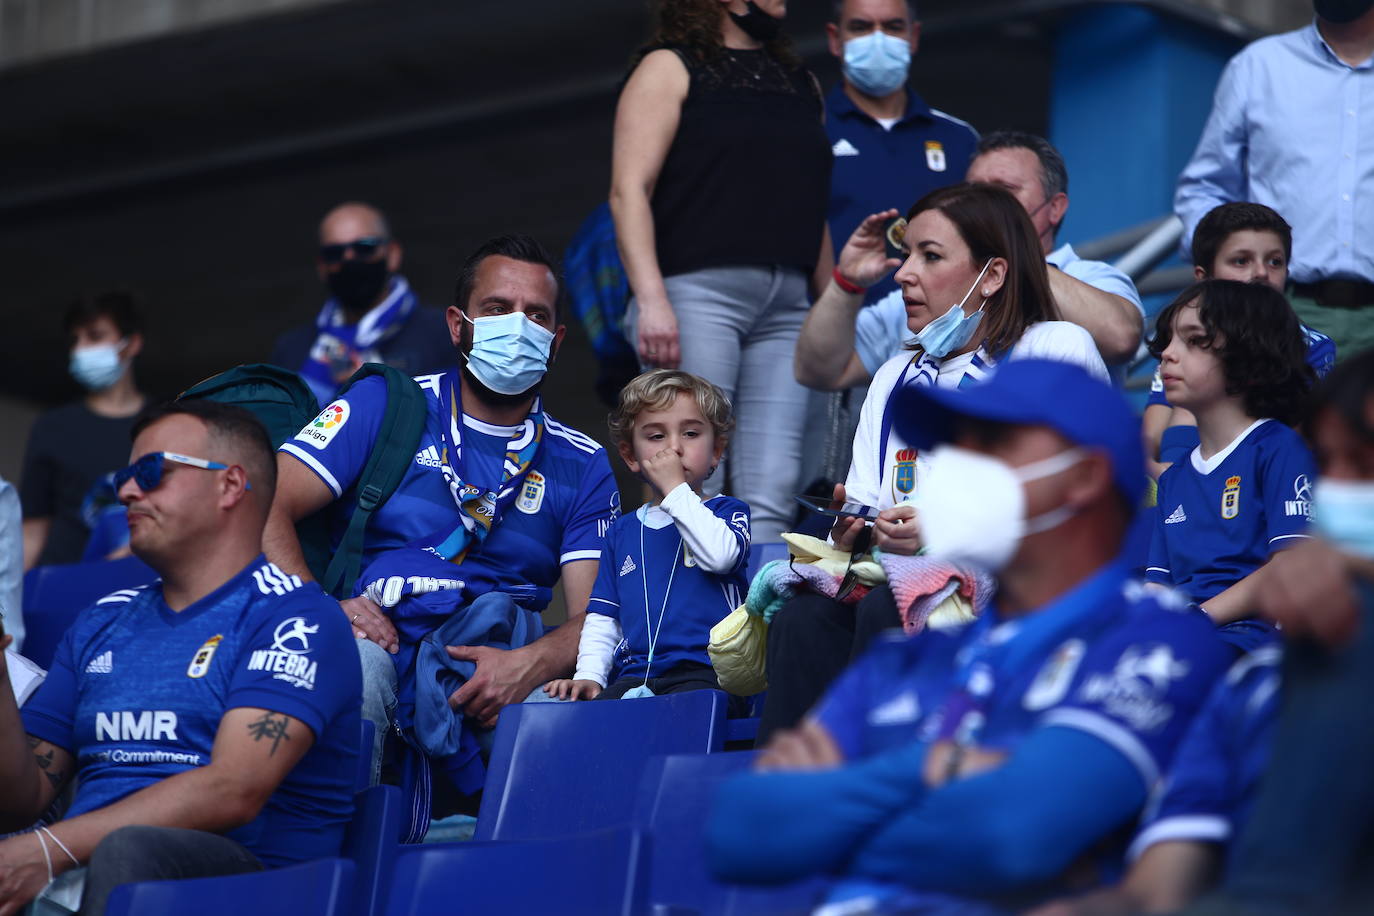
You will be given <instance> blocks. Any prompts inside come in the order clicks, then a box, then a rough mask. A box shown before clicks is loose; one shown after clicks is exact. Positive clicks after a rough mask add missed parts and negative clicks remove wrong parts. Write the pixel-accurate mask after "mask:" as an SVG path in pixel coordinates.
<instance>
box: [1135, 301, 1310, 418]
mask: <svg viewBox="0 0 1374 916" xmlns="http://www.w3.org/2000/svg"><path fill="white" fill-rule="evenodd" d="M1194 304H1196V305H1197V307H1198V320H1199V321H1201V322H1202V326H1203V328H1205V329H1206V334H1207V336H1206V340H1205V343H1204V345H1205V346H1207V347H1209V348H1213V347H1214V348H1216V351H1217V358H1218V359H1220V360H1221V369H1222V373H1223V374H1224V375H1225V377H1226V393H1227V394H1229V395H1240V396H1241V399H1242V403H1243V404H1244V405H1245V412H1246V413H1247V414H1249V415H1250V416H1252V417H1255V418H1256V419H1259V418H1262V417H1267V418H1272V419H1275V420H1278V421H1279V422H1281V423H1284V424H1286V425H1288V426H1295V425H1296V424H1297V423H1298V422H1299V421H1300V420H1302V418H1303V417H1304V416H1305V414H1306V410H1307V403H1308V398H1309V397H1310V395H1311V389H1312V382H1313V380H1314V379H1315V378H1316V376H1315V373H1313V371H1312V367H1311V366H1309V365H1307V338H1306V337H1304V336H1303V333H1302V326H1301V325H1300V324H1299V323H1298V317H1297V316H1296V315H1294V314H1293V309H1292V307H1291V306H1290V305H1289V304H1288V300H1287V299H1285V298H1284V297H1283V294H1282V293H1280V292H1278V291H1277V290H1275V289H1273V288H1272V287H1269V286H1264V285H1262V284H1258V283H1241V282H1239V281H1236V280H1201V281H1199V282H1197V283H1194V284H1193V285H1192V286H1190V287H1188V288H1187V289H1185V290H1184V291H1183V292H1181V293H1179V295H1178V298H1177V299H1175V300H1174V301H1173V302H1171V303H1169V305H1167V306H1166V307H1165V308H1164V311H1162V312H1160V313H1159V318H1158V319H1157V320H1156V322H1155V336H1154V339H1153V340H1151V341H1150V355H1151V356H1153V357H1155V358H1156V359H1159V358H1160V357H1161V356H1162V355H1163V354H1164V350H1165V349H1166V348H1167V347H1168V346H1169V343H1170V341H1172V340H1173V324H1174V318H1175V317H1177V315H1178V313H1179V312H1181V311H1182V310H1183V309H1185V308H1187V307H1188V306H1190V305H1194Z"/></svg>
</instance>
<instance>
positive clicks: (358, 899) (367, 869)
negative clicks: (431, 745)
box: [255, 786, 401, 916]
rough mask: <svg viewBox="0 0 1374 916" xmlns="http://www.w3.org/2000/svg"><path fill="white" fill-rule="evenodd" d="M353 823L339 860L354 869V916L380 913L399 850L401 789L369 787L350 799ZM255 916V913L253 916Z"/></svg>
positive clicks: (345, 834) (349, 828)
mask: <svg viewBox="0 0 1374 916" xmlns="http://www.w3.org/2000/svg"><path fill="white" fill-rule="evenodd" d="M354 805H355V810H354V812H353V820H352V821H351V822H349V825H348V829H347V831H346V832H345V833H344V843H343V857H344V858H345V859H348V860H349V861H351V862H353V864H354V865H356V866H357V869H358V870H357V883H356V885H355V886H354V888H353V893H352V899H353V900H354V902H355V910H354V912H356V913H357V914H358V916H369V914H373V913H380V912H381V911H382V909H383V907H384V906H385V903H386V900H385V894H386V888H387V882H388V880H389V879H388V878H387V877H386V876H388V875H390V874H391V870H392V866H393V863H395V861H396V852H397V850H398V849H399V848H400V838H399V837H400V832H401V790H400V789H398V788H396V787H395V786H372V787H371V788H369V789H364V790H363V791H362V792H359V793H358V794H357V795H356V796H355V797H354ZM255 916H256V914H255Z"/></svg>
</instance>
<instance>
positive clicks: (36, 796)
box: [0, 636, 73, 832]
mask: <svg viewBox="0 0 1374 916" xmlns="http://www.w3.org/2000/svg"><path fill="white" fill-rule="evenodd" d="M13 639H14V637H12V636H4V637H0V786H4V787H5V788H4V791H3V792H0V832H6V831H12V830H22V829H24V828H25V827H28V826H29V825H30V824H32V823H33V822H34V821H36V820H38V817H39V815H41V814H42V813H43V812H44V811H46V810H47V808H48V806H49V805H51V804H52V801H53V799H54V798H56V797H57V793H58V792H60V791H62V787H63V786H65V785H66V784H67V781H68V780H69V779H70V778H71V774H72V763H73V760H72V755H71V754H69V753H67V751H65V750H63V749H62V748H60V747H58V746H57V745H55V744H50V743H49V742H47V741H43V740H41V739H39V738H35V737H33V736H32V735H28V734H26V733H25V732H24V723H23V720H22V719H20V717H19V704H18V703H16V702H15V700H14V690H13V688H11V687H10V678H9V672H8V669H7V666H6V664H5V659H4V649H5V647H6V646H8V645H9V644H10V643H11V642H12V641H13Z"/></svg>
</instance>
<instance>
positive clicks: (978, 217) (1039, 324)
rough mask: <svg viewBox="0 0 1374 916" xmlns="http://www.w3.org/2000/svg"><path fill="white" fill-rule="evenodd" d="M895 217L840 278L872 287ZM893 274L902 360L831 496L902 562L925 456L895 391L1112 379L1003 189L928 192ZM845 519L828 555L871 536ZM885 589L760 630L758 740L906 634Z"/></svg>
mask: <svg viewBox="0 0 1374 916" xmlns="http://www.w3.org/2000/svg"><path fill="white" fill-rule="evenodd" d="M894 216H896V211H888V212H886V213H875V214H873V215H872V216H870V217H869V218H868V219H866V220H864V222H863V223H862V224H861V225H860V226H859V228H858V229H856V230H855V231H854V234H853V235H852V236H850V238H849V241H848V242H847V243H846V244H845V247H844V250H843V251H841V252H840V258H839V264H838V266H837V267H836V269H835V272H836V274H837V275H838V276H837V277H836V279H835V282H837V283H838V282H840V281H841V280H843V282H845V283H849V284H852V285H853V286H869V285H871V284H872V283H874V282H876V281H877V280H878V279H881V278H882V277H883V276H884V275H885V274H886V273H887V271H889V270H891V269H892V268H893V267H894V266H896V265H895V263H894V262H893V261H891V260H889V259H888V257H887V254H886V251H885V247H884V244H883V234H884V228H883V227H884V226H885V224H886V223H887V222H888V221H889V220H890V219H891V218H892V217H894ZM905 247H906V250H907V251H908V252H909V254H908V256H907V259H906V261H905V263H903V264H902V265H901V268H900V269H899V270H898V271H897V275H896V279H897V283H898V285H900V286H901V288H902V300H903V301H904V302H905V304H906V313H907V328H908V329H909V330H910V331H911V332H912V334H913V335H914V339H913V340H912V342H911V344H910V352H907V353H901V354H898V355H897V356H894V357H893V358H892V359H890V360H888V361H887V362H886V363H884V364H883V365H882V367H881V368H880V369H879V370H878V372H877V373H876V374H875V375H874V376H873V382H872V384H871V385H870V386H869V389H868V397H867V398H866V399H865V400H864V406H863V412H862V414H861V415H860V418H859V428H858V431H857V432H856V433H855V435H854V458H853V461H852V463H851V464H850V466H849V475H848V476H847V477H846V478H845V482H844V484H843V485H837V486H836V487H835V497H836V498H837V499H840V500H849V501H851V502H859V503H863V504H865V505H869V506H874V507H876V508H878V509H881V510H882V512H881V513H880V514H879V515H878V519H877V521H876V522H874V523H873V525H872V529H873V530H872V532H871V537H872V543H873V546H875V547H878V548H880V549H882V550H884V551H886V552H888V553H895V554H904V555H907V556H910V555H912V554H914V553H916V551H917V550H918V549H919V547H920V538H919V536H918V527H917V525H916V524H915V516H916V512H915V509H914V508H912V506H911V505H909V504H908V503H907V502H906V501H907V500H908V499H910V498H911V496H912V495H913V494H914V493H915V492H916V490H917V489H918V488H919V486H920V481H921V478H922V476H923V473H922V472H923V468H922V465H923V464H924V462H923V459H922V456H921V455H919V454H918V453H917V452H916V450H915V449H913V448H911V447H910V446H908V445H907V444H906V443H905V442H904V441H902V439H901V437H900V436H898V435H897V433H896V431H895V429H894V423H893V417H892V410H893V408H892V403H893V401H894V397H893V395H894V394H895V393H896V392H898V391H900V390H901V389H902V388H904V387H905V386H908V385H937V386H939V387H942V388H958V387H961V386H963V385H967V384H972V383H974V382H976V381H977V380H979V379H981V378H984V377H985V376H986V375H988V373H990V372H991V371H992V370H993V368H994V367H995V366H996V365H997V364H998V363H999V362H1002V361H1004V360H1009V359H1019V358H1028V357H1033V358H1038V359H1053V360H1059V361H1062V362H1071V363H1076V364H1078V365H1081V366H1083V367H1084V368H1085V369H1087V370H1088V371H1089V372H1091V373H1092V374H1094V375H1096V376H1098V377H1099V378H1101V379H1103V380H1104V381H1105V380H1108V375H1107V367H1106V365H1105V364H1104V363H1103V362H1102V357H1101V356H1100V355H1098V352H1097V346H1096V345H1095V344H1094V343H1093V339H1092V336H1091V335H1089V334H1088V332H1087V331H1085V330H1083V328H1081V327H1079V326H1078V325H1076V324H1070V323H1069V322H1067V321H1059V320H1057V313H1056V311H1055V307H1054V298H1053V296H1052V295H1051V294H1050V286H1049V277H1048V275H1047V274H1046V267H1045V255H1044V253H1043V251H1042V250H1041V248H1040V245H1039V242H1038V240H1037V238H1036V232H1035V228H1034V227H1033V226H1032V225H1031V221H1030V218H1029V217H1028V216H1027V215H1026V211H1025V209H1024V208H1023V207H1022V206H1021V204H1020V203H1018V202H1017V200H1016V198H1015V197H1013V196H1012V195H1011V194H1010V193H1008V192H1007V191H1005V190H1003V189H1002V188H999V187H996V186H993V185H983V184H958V185H953V186H951V187H948V188H941V189H940V190H938V191H932V192H931V193H930V194H927V195H926V196H925V197H923V198H921V199H920V200H919V201H917V203H916V204H915V206H913V207H912V208H911V210H910V212H909V213H908V214H907V227H906V233H905ZM865 524H866V523H865V522H864V521H863V520H862V519H857V518H841V519H839V520H837V521H836V523H835V526H834V527H833V528H832V529H831V532H830V538H831V540H832V541H833V542H834V543H835V546H837V547H840V548H842V549H845V550H850V549H852V548H853V545H854V542H855V539H856V538H857V537H858V536H859V534H860V532H861V531H862V530H863V528H864V526H865ZM900 625H901V622H900V620H899V618H898V615H897V607H896V604H895V602H894V601H893V598H892V592H891V591H890V590H889V589H888V588H886V587H881V588H876V589H874V590H873V591H872V592H870V593H869V594H868V595H866V596H865V597H864V598H863V600H861V601H860V602H858V603H857V604H841V603H840V602H838V601H835V600H834V599H832V598H828V597H826V596H824V595H818V594H805V595H798V596H797V597H796V598H793V599H792V600H791V601H789V602H788V603H787V604H786V605H784V606H783V607H782V608H781V609H780V610H779V611H778V612H777V614H775V615H774V617H773V619H772V622H771V623H770V624H769V629H768V699H767V701H766V703H765V705H764V710H763V718H762V721H761V722H760V723H759V737H760V739H763V738H765V737H767V736H768V735H770V734H771V733H772V732H773V731H776V730H777V729H780V728H790V727H791V726H793V725H795V724H796V723H797V722H798V721H799V720H800V719H801V717H802V716H803V715H804V714H805V713H806V711H807V710H808V709H809V708H810V707H811V705H812V704H813V703H815V701H816V700H817V699H819V698H820V696H821V694H823V693H824V692H825V689H826V687H827V686H829V684H830V682H831V681H832V680H833V679H834V678H835V676H836V675H838V674H839V673H840V671H842V670H843V669H844V667H845V666H846V665H847V664H848V663H849V662H850V660H851V659H852V658H854V657H857V656H858V655H859V654H861V653H862V652H863V650H864V649H865V648H866V647H867V645H868V641H869V640H870V639H871V638H872V637H873V636H874V635H876V634H877V633H879V632H881V631H882V630H884V629H887V628H890V627H896V626H900Z"/></svg>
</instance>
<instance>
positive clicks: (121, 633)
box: [0, 400, 361, 913]
mask: <svg viewBox="0 0 1374 916" xmlns="http://www.w3.org/2000/svg"><path fill="white" fill-rule="evenodd" d="M134 435H135V438H134V446H133V453H132V454H133V457H134V458H135V459H136V460H135V462H134V464H132V465H131V466H130V467H128V468H127V469H125V470H124V471H122V472H119V480H120V484H119V496H120V499H121V500H122V501H123V502H124V504H125V505H126V506H127V507H128V510H129V531H130V540H129V543H130V546H131V548H132V549H133V552H134V554H136V555H137V556H138V557H140V558H141V559H142V560H143V561H144V562H146V563H147V564H148V565H150V566H152V567H153V568H154V569H155V570H157V572H158V573H159V574H160V575H161V577H162V579H161V581H160V582H159V583H157V584H154V585H151V586H146V587H143V588H139V589H132V590H127V591H120V592H115V593H114V594H111V595H109V596H107V597H106V598H103V599H101V600H100V601H99V602H97V603H96V604H95V605H94V606H93V607H91V608H90V609H88V610H87V611H85V612H84V613H83V614H82V615H81V616H80V617H79V618H78V619H77V621H76V623H75V624H74V625H73V626H72V628H71V630H69V631H68V633H67V635H66V636H65V637H64V638H63V640H62V643H61V644H60V646H59V647H58V650H57V654H56V656H55V657H54V659H53V666H52V670H51V671H49V672H48V676H47V679H46V680H45V681H44V682H43V685H42V686H41V687H40V688H39V689H38V692H37V693H35V694H34V695H33V697H31V698H30V699H29V701H28V703H26V704H25V706H24V710H23V713H22V716H21V713H20V712H19V710H18V709H17V708H16V707H15V703H14V697H13V694H12V693H11V692H10V688H9V687H8V686H7V685H8V683H9V680H8V678H6V677H4V676H3V675H0V783H2V784H3V785H4V786H5V791H4V792H3V793H0V831H4V830H15V829H21V828H24V827H27V826H29V825H31V824H33V823H34V822H35V821H36V820H37V819H38V817H39V815H40V814H42V812H43V811H45V810H46V809H47V808H48V806H49V805H50V804H51V803H52V802H53V800H54V799H55V798H56V797H57V796H58V795H59V793H61V792H62V790H63V789H64V787H66V786H67V784H68V783H69V782H71V780H72V779H73V778H74V779H75V780H76V785H77V788H76V794H75V797H74V799H73V801H72V804H71V807H70V808H69V809H68V810H67V812H66V817H65V818H64V819H63V820H61V821H58V822H57V823H55V824H52V825H51V828H50V829H49V828H48V827H39V828H38V829H37V830H36V831H34V832H32V833H24V834H20V835H17V836H14V837H10V838H9V839H6V840H4V841H3V842H0V911H4V912H12V911H13V910H11V909H7V907H12V906H22V905H23V904H24V903H25V902H27V901H28V900H30V899H32V898H33V897H34V896H35V895H36V894H38V893H39V892H40V890H42V889H43V888H44V886H45V885H47V884H48V883H49V882H50V881H52V879H53V878H54V876H57V877H58V878H59V881H58V883H56V884H54V885H53V888H52V889H51V890H49V891H47V892H46V893H47V894H49V895H52V896H53V898H54V899H56V900H66V901H68V902H74V900H76V899H81V896H82V894H81V877H82V875H83V873H82V872H79V871H77V869H79V868H82V867H84V868H85V872H84V886H85V891H84V900H83V901H82V904H81V912H82V913H101V912H104V907H105V900H106V898H107V897H108V895H109V893H110V891H111V890H113V889H114V887H115V886H116V885H118V884H122V883H127V882H131V881H144V880H158V879H168V878H189V877H201V876H210V875H220V874H233V873H237V872H244V871H255V870H258V869H261V868H263V867H264V866H266V867H275V866H280V865H286V864H290V863H293V862H298V861H301V860H304V859H310V858H317V857H320V856H330V855H337V854H338V852H339V848H340V845H341V843H342V840H343V831H344V827H345V825H346V824H347V823H348V821H349V819H350V818H351V817H352V814H353V784H354V777H355V774H356V773H357V767H358V763H357V760H358V737H359V733H360V729H361V726H360V724H359V718H358V703H359V695H360V691H361V679H360V676H359V672H358V665H357V662H356V661H355V660H354V659H352V658H350V657H349V655H350V654H351V653H352V652H353V651H354V650H353V648H352V645H353V640H352V639H351V638H350V635H349V630H348V626H347V624H346V623H345V621H343V620H342V619H340V617H339V614H338V610H337V605H335V604H334V603H333V602H332V601H330V600H329V599H328V598H326V597H325V595H324V594H323V593H322V592H321V591H320V589H319V587H318V586H316V585H314V584H313V583H302V582H301V581H300V580H299V579H298V578H296V577H294V576H290V575H287V574H286V573H283V572H282V571H281V570H280V569H278V568H277V567H275V566H273V565H272V564H271V563H269V562H267V560H266V559H264V557H263V556H262V555H261V553H259V545H260V544H261V541H262V529H263V523H264V522H265V521H266V518H267V512H268V507H269V505H270V504H271V502H272V493H273V489H274V485H275V477H276V469H275V463H274V461H273V456H272V447H271V443H270V442H269V441H268V439H267V434H266V433H265V432H264V431H263V429H262V427H261V426H260V425H259V424H258V423H257V421H256V420H255V419H254V418H253V417H252V415H250V414H248V413H247V412H245V411H243V410H242V409H240V408H237V407H232V406H228V405H221V404H216V403H214V402H211V401H199V400H197V401H189V402H185V403H176V404H171V405H167V406H165V407H162V408H158V409H156V410H154V411H153V412H152V413H150V414H148V415H147V416H146V418H145V419H143V420H141V421H140V422H139V424H138V425H137V426H135V428H134Z"/></svg>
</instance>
